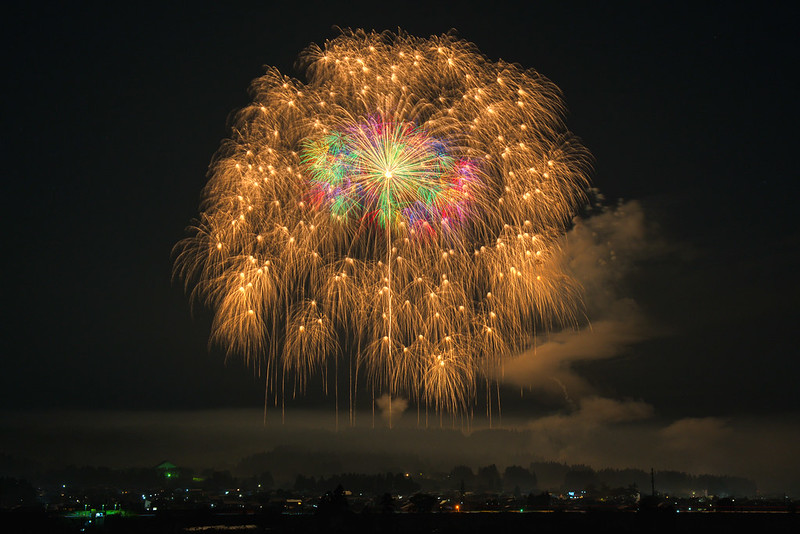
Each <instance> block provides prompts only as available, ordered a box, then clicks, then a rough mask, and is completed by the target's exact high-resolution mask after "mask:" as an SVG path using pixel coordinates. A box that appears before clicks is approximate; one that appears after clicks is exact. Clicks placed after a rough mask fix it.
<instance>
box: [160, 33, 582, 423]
mask: <svg viewBox="0 0 800 534" xmlns="http://www.w3.org/2000/svg"><path fill="white" fill-rule="evenodd" d="M298 65H299V67H300V69H301V70H302V71H303V72H304V73H305V78H306V80H307V82H306V83H303V82H301V81H299V80H297V79H294V78H290V77H288V76H285V75H283V74H281V73H280V72H278V71H277V70H276V69H269V70H268V71H267V73H266V74H265V75H264V76H262V77H260V78H258V79H256V80H254V81H253V83H252V86H251V95H252V103H251V104H250V105H249V106H248V107H246V108H244V109H242V110H241V111H239V112H238V114H237V115H236V118H235V122H234V126H233V132H232V135H231V138H230V139H228V140H226V141H224V142H223V144H222V146H221V148H220V149H219V151H218V152H217V154H216V156H215V157H214V159H213V161H212V163H211V165H210V169H209V181H208V184H207V185H206V187H205V190H204V197H203V201H202V205H201V212H200V216H199V218H198V219H197V220H196V221H195V222H194V224H193V225H192V226H191V227H190V228H189V236H188V237H187V238H186V239H184V240H182V241H181V242H180V243H178V245H177V246H176V263H175V273H176V275H177V276H178V277H180V278H181V279H183V281H184V282H185V284H186V287H187V290H190V291H191V295H192V297H193V299H197V300H198V301H199V302H201V303H203V304H204V305H206V306H208V307H209V308H210V309H211V310H212V312H213V324H212V332H211V342H212V343H216V344H218V345H220V346H221V347H223V348H224V349H225V350H226V351H227V353H228V355H229V356H231V355H238V356H241V357H243V358H244V360H245V361H246V362H247V363H248V364H251V365H252V366H253V367H254V368H255V369H256V370H257V372H258V373H259V374H261V375H262V376H264V378H265V382H266V392H265V393H266V396H267V398H268V399H272V400H274V402H275V403H276V404H277V403H279V402H280V404H281V405H283V404H284V402H285V398H286V397H287V396H295V395H297V394H302V393H303V392H304V391H305V390H306V388H307V387H308V385H309V383H310V382H309V381H310V380H313V379H314V377H315V376H316V377H319V379H320V383H321V384H322V386H321V387H324V388H325V390H326V391H328V389H329V388H333V389H334V390H335V397H336V402H337V414H338V399H339V395H340V390H344V387H346V388H347V398H348V399H349V405H350V417H351V422H352V421H353V417H354V415H353V414H354V406H355V403H356V400H357V396H358V394H359V391H364V390H366V392H367V394H368V395H369V396H371V398H372V399H373V404H374V399H375V397H376V395H383V394H388V395H390V398H391V396H398V395H399V396H403V397H405V398H408V399H410V400H411V401H413V402H415V403H416V404H417V406H418V407H419V406H423V407H425V410H426V413H427V410H433V411H435V412H438V413H439V414H441V413H443V412H444V413H450V414H453V415H458V414H461V415H467V414H470V413H472V411H473V409H474V407H475V405H476V404H477V403H478V398H479V397H480V398H483V397H482V393H480V392H485V402H486V409H487V411H488V413H489V415H490V416H491V412H492V397H493V396H494V395H493V388H494V389H495V390H496V391H497V393H498V397H499V385H498V380H499V379H500V377H501V376H502V373H503V363H504V361H507V359H508V358H513V357H514V356H515V355H516V354H518V353H519V352H520V351H522V350H523V349H525V348H527V347H529V346H530V345H531V344H532V343H533V342H534V339H535V336H536V335H539V334H540V333H542V332H546V331H548V330H549V329H551V328H554V327H557V326H560V325H563V324H569V323H574V322H575V315H576V309H577V307H578V304H579V301H580V291H579V287H578V284H577V283H576V282H575V281H574V280H573V279H571V278H570V276H569V275H568V273H567V272H566V270H565V268H564V265H563V263H564V259H563V257H562V254H561V248H560V243H561V240H562V239H563V236H564V233H565V231H566V229H567V227H568V225H569V224H570V221H571V219H572V217H573V215H574V213H575V211H576V208H577V207H578V206H579V205H581V203H582V202H583V201H584V200H585V196H584V195H585V194H584V191H585V188H586V186H587V184H588V181H587V172H588V167H589V155H588V153H587V152H586V151H585V149H584V148H583V147H582V145H581V144H580V142H579V141H577V140H576V139H575V138H574V137H573V136H572V135H571V134H570V132H569V131H568V130H567V129H566V126H565V125H564V122H563V104H562V101H561V99H560V93H559V90H558V88H557V87H556V86H555V85H553V84H552V83H551V82H550V81H548V80H547V79H545V78H543V77H542V76H540V75H539V74H537V73H536V72H535V71H533V70H528V69H524V68H522V67H520V66H519V65H515V64H509V63H505V62H503V61H498V62H493V61H491V60H489V59H487V58H486V57H485V56H483V55H482V54H481V53H480V52H479V51H478V49H477V48H476V47H475V46H474V45H473V44H471V43H469V42H466V41H463V40H460V39H458V38H457V37H455V36H454V35H452V34H445V35H441V36H433V37H430V38H417V37H413V36H410V35H407V34H405V33H399V34H393V33H388V32H384V33H374V32H371V33H367V32H364V31H362V30H358V31H349V30H348V31H344V32H342V35H340V36H338V37H336V38H335V39H333V40H331V41H328V42H326V43H325V45H324V46H323V47H319V46H316V45H311V46H310V47H309V48H307V49H306V50H305V51H304V52H303V54H302V55H301V57H300V60H299V62H298ZM340 374H341V375H342V377H341V378H340ZM343 382H346V384H344V383H343ZM313 383H316V382H313ZM363 394H364V393H362V395H363ZM389 406H391V403H389Z"/></svg>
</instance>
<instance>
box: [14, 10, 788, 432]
mask: <svg viewBox="0 0 800 534" xmlns="http://www.w3.org/2000/svg"><path fill="white" fill-rule="evenodd" d="M114 4H115V3H98V4H96V5H92V6H82V7H75V6H74V5H73V4H72V3H64V4H61V3H56V4H48V3H37V4H36V5H35V6H28V7H25V8H21V7H19V6H17V7H13V8H4V11H5V13H4V15H3V17H2V19H3V21H4V22H3V26H4V28H3V31H2V33H3V40H4V41H6V42H5V43H4V46H3V52H4V61H3V65H4V68H3V70H4V74H3V79H4V82H3V88H4V90H3V99H2V106H3V115H2V116H3V132H2V135H3V143H2V151H3V160H4V164H3V169H4V174H5V179H4V180H3V183H4V185H5V198H6V208H5V211H4V221H5V224H4V225H3V226H4V228H5V236H4V239H3V242H4V250H5V254H4V261H3V271H4V273H5V275H4V276H3V292H2V295H3V304H4V305H3V321H2V328H3V333H2V339H3V349H2V354H3V372H2V373H0V408H2V409H3V410H4V411H5V412H6V413H26V412H27V411H30V410H48V409H53V408H59V409H75V410H91V409H105V410H149V411H151V412H159V411H167V410H176V409H208V408H214V409H216V408H258V407H259V406H260V403H261V402H262V401H261V399H262V398H263V389H262V387H263V386H262V384H261V383H260V382H257V381H255V380H254V378H253V376H252V371H251V370H249V369H246V368H244V367H243V366H242V365H241V364H240V363H239V362H238V361H230V362H229V363H228V365H227V366H226V365H225V364H224V362H223V359H224V358H223V355H222V354H221V353H220V352H219V351H217V350H212V351H210V352H209V350H208V348H207V345H206V343H207V336H208V331H209V317H208V315H207V314H205V313H202V312H201V313H197V314H196V315H195V317H194V318H192V317H191V315H190V308H189V304H188V299H187V298H186V296H185V295H184V294H183V291H182V288H181V287H180V284H173V283H172V282H171V280H170V275H171V258H170V252H171V248H172V246H173V245H174V244H175V242H177V241H178V240H179V239H180V238H181V237H183V236H184V235H185V234H184V228H185V226H186V225H187V224H188V223H189V222H190V221H191V219H192V218H193V217H194V216H195V215H196V213H197V209H198V203H199V199H200V191H201V188H202V187H203V185H204V184H205V181H206V170H207V166H208V163H209V161H210V159H211V157H212V155H213V154H214V152H215V150H216V148H217V147H218V145H219V142H220V140H221V139H223V138H224V137H225V136H226V135H228V129H227V127H226V124H227V123H226V120H227V117H228V115H229V113H231V112H232V111H234V110H236V109H237V108H240V107H242V106H244V105H246V104H247V102H248V95H247V91H246V89H247V86H248V84H249V82H250V81H251V80H252V79H253V78H256V77H258V76H259V75H261V74H262V73H263V70H264V69H263V66H264V65H272V66H276V67H278V68H279V69H280V70H281V71H282V72H284V73H290V74H293V75H298V73H297V72H295V71H293V70H292V66H293V63H294V60H295V59H296V57H297V54H298V53H299V52H300V51H301V50H302V49H303V48H304V47H305V46H307V45H308V44H310V43H312V42H317V43H320V44H321V43H323V42H324V41H325V40H326V39H330V38H333V37H335V36H336V35H337V34H338V32H337V30H335V29H334V28H333V26H335V25H338V26H341V27H354V28H356V27H364V28H367V29H378V30H384V29H396V28H397V27H401V28H402V29H404V30H406V31H408V32H409V33H411V34H415V35H420V36H428V35H431V34H438V33H443V32H446V31H447V30H449V29H450V28H456V29H457V30H458V32H459V35H460V36H461V37H462V38H464V39H467V40H469V41H472V42H474V43H475V44H476V45H477V46H478V47H479V48H480V50H481V51H482V52H483V53H484V54H486V55H487V56H488V57H489V58H491V59H494V60H497V59H500V58H502V59H503V60H506V61H512V62H518V63H521V64H522V65H524V66H526V67H531V68H534V69H536V70H537V71H539V72H540V73H542V74H543V75H545V76H547V77H548V78H550V79H551V80H552V81H554V82H555V83H556V84H557V85H558V86H559V87H560V88H561V89H562V91H563V92H564V98H565V101H566V105H567V107H568V109H569V115H568V118H567V121H568V125H569V127H570V129H571V130H572V131H574V132H575V133H576V134H577V135H578V136H580V137H581V138H582V139H583V140H584V142H585V144H586V146H587V147H588V148H589V149H590V151H591V152H592V154H593V156H594V158H595V171H594V172H593V175H592V179H593V183H594V186H595V187H597V188H599V190H600V191H601V192H602V193H603V194H604V195H605V197H606V198H607V199H608V201H609V203H610V204H612V205H613V204H614V203H615V202H616V200H617V199H619V198H624V199H625V200H633V201H635V202H634V204H633V206H635V209H636V210H637V213H639V214H641V215H642V217H643V218H644V222H643V223H642V225H643V227H644V228H646V231H647V237H646V239H645V241H647V242H648V243H655V244H657V246H655V247H653V248H648V250H647V251H646V252H645V253H637V254H633V255H632V258H631V261H630V263H629V264H628V265H627V266H626V268H625V269H624V272H622V273H621V275H620V276H617V277H615V278H614V281H613V284H614V286H615V287H614V292H615V294H616V295H618V296H619V297H620V298H623V297H624V298H626V299H632V300H634V301H635V302H636V304H637V309H638V310H639V313H640V314H641V316H643V317H646V321H647V324H648V325H649V326H648V332H649V334H648V335H638V336H633V337H632V338H629V339H627V341H622V342H618V343H617V345H615V347H614V350H612V351H611V352H613V354H609V355H606V356H604V357H603V358H600V359H591V358H586V360H588V361H580V360H581V358H576V359H575V361H574V362H573V365H572V367H571V369H572V370H573V371H575V372H576V373H577V374H578V375H580V376H581V377H582V378H583V379H584V380H585V381H586V382H587V383H588V384H590V387H591V391H592V392H593V395H595V396H596V397H597V398H609V399H617V400H619V401H620V402H622V401H623V400H626V402H627V401H631V402H632V403H634V404H635V403H642V404H646V405H647V406H649V407H650V408H648V409H650V410H651V411H652V413H653V414H655V416H657V417H659V418H663V419H664V420H665V421H667V422H671V421H672V422H674V421H681V420H698V421H710V420H712V419H710V418H721V419H713V420H723V421H728V420H731V419H730V418H733V419H736V418H742V417H755V418H758V417H761V416H769V417H773V418H777V419H779V420H782V419H781V418H784V417H786V418H792V417H796V415H797V414H798V413H800V396H798V395H797V394H796V381H797V377H798V376H800V359H799V358H798V350H797V348H796V347H797V342H796V336H795V332H796V330H797V313H796V311H795V307H796V302H798V297H800V294H798V293H800V292H798V282H797V277H796V276H797V275H796V273H797V271H798V267H800V265H798V253H797V250H798V246H800V240H799V239H798V238H799V237H800V231H798V228H797V223H796V214H797V208H796V203H797V199H796V191H797V190H798V187H797V179H798V172H797V167H796V160H797V158H796V154H795V153H796V139H797V135H796V132H797V125H796V121H797V106H796V84H795V83H793V82H790V76H792V75H793V74H794V72H793V71H794V70H796V66H797V64H798V61H797V60H798V58H797V40H796V28H795V27H794V25H793V24H791V21H792V19H794V18H795V17H794V14H793V13H791V12H789V11H788V10H787V11H786V12H783V11H781V8H779V7H770V6H768V5H766V4H752V5H749V6H741V5H739V4H738V3H734V2H710V3H704V4H703V5H701V6H699V7H697V6H693V5H692V6H691V7H689V4H685V5H682V6H675V5H674V4H673V3H664V4H660V5H651V4H650V3H632V4H617V5H613V6H605V5H604V3H588V4H589V5H588V6H586V5H578V4H569V3H562V2H558V3H552V4H553V5H543V4H542V5H540V3H539V2H526V3H525V4H526V5H525V7H522V8H520V7H514V8H511V7H503V5H502V3H498V2H488V3H484V4H483V5H480V6H476V7H475V8H472V9H471V8H467V7H464V6H463V5H462V6H461V7H458V8H453V7H447V6H439V5H438V3H437V2H430V3H427V4H426V5H425V7H420V8H412V7H410V6H409V5H407V4H404V3H397V2H395V3H387V4H385V5H382V4H379V3H375V2H373V3H371V4H368V6H369V8H365V9H363V10H357V9H345V8H341V7H337V6H336V5H335V4H336V3H334V2H327V3H325V4H322V5H321V6H320V5H312V4H309V3H300V2H297V3H289V2H287V3H285V4H282V5H278V6H272V5H270V4H271V3H270V2H260V3H253V4H237V5H238V7H227V6H226V7H224V8H223V7H219V6H222V5H223V4H227V3H219V2H217V3H212V4H211V5H212V6H214V7H198V6H195V5H193V3H189V4H186V5H185V7H179V6H182V5H183V4H179V5H178V6H173V7H163V6H159V7H155V8H152V9H145V8H141V7H133V6H126V7H119V6H116V5H114ZM265 6H269V7H265ZM623 275H624V276H623ZM534 397H535V396H534ZM325 402H326V406H328V405H330V401H329V400H328V401H325ZM297 405H298V406H303V407H306V408H309V407H311V408H313V407H315V406H316V405H317V404H316V401H315V400H314V398H313V396H312V399H311V400H306V401H302V402H298V403H297ZM511 405H512V406H513V405H514V404H513V402H512V404H511ZM561 408H563V406H562V407H561ZM526 409H529V410H531V414H533V413H535V414H537V415H542V414H546V413H552V412H553V410H556V411H557V410H558V409H560V408H559V407H558V406H556V405H553V404H552V403H550V404H548V403H544V405H536V404H535V403H533V404H524V405H520V406H518V412H519V413H517V415H520V416H522V417H524V415H525V410H526ZM737 420H738V419H737ZM787 420H788V419H787ZM778 439H780V438H778Z"/></svg>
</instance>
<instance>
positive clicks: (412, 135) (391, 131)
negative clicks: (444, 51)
mask: <svg viewBox="0 0 800 534" xmlns="http://www.w3.org/2000/svg"><path fill="white" fill-rule="evenodd" d="M301 160H302V161H303V163H304V164H305V166H306V168H307V170H308V173H309V175H310V179H311V199H312V202H313V203H314V204H315V205H317V206H321V205H325V206H327V207H328V209H329V210H330V212H331V214H332V215H333V217H334V218H335V219H336V220H337V221H341V222H345V223H346V222H348V221H351V220H353V219H356V218H359V219H361V220H367V221H370V222H373V223H375V224H377V225H378V226H380V227H381V228H384V229H385V228H387V227H388V228H396V227H398V225H408V226H409V227H410V228H411V229H412V230H415V234H417V235H420V236H424V235H428V234H430V233H432V232H434V230H433V228H436V227H439V224H441V227H442V229H446V228H448V227H452V226H453V225H458V224H460V223H461V222H462V221H463V219H464V217H465V215H466V213H467V208H468V205H469V198H470V193H469V189H470V186H474V185H475V184H476V183H477V180H476V173H477V168H476V166H475V164H474V163H472V162H471V161H469V160H467V159H461V158H457V157H455V156H454V155H453V154H452V150H451V148H450V147H449V146H448V145H447V143H446V142H444V141H443V140H440V139H436V138H435V137H432V136H430V135H428V133H427V132H425V131H424V130H423V129H422V128H419V127H416V126H415V125H414V124H413V123H410V122H390V121H386V120H383V119H379V118H369V119H366V120H364V121H362V122H360V123H356V124H349V125H346V126H345V127H344V128H342V129H341V130H339V131H333V132H329V133H327V135H325V136H324V137H321V138H318V139H314V140H310V141H307V142H305V143H304V145H303V150H302V152H301Z"/></svg>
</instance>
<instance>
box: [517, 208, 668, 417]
mask: <svg viewBox="0 0 800 534" xmlns="http://www.w3.org/2000/svg"><path fill="white" fill-rule="evenodd" d="M649 234H650V232H649V231H648V227H647V224H646V221H645V216H644V211H643V209H642V206H641V205H640V204H639V203H638V202H635V201H631V202H626V203H620V204H618V205H617V206H616V207H615V208H609V209H604V210H602V211H601V212H600V213H598V214H596V215H593V216H590V217H587V218H584V219H580V220H577V221H576V224H575V226H574V227H573V228H572V229H571V230H570V232H569V233H568V235H567V237H566V244H565V247H564V254H565V257H566V258H568V266H569V269H570V271H571V272H572V274H573V276H574V277H575V279H576V280H577V281H578V282H580V284H581V286H582V287H583V309H584V311H585V314H586V317H587V320H586V322H585V324H583V325H579V326H577V327H574V328H567V329H564V330H562V331H560V332H556V333H550V334H545V335H544V336H541V337H539V338H537V339H536V341H535V343H534V346H533V347H532V348H531V349H529V350H528V351H527V352H525V353H523V354H521V355H520V356H519V357H518V358H516V359H514V360H513V361H511V362H510V363H508V364H507V365H506V368H505V373H504V380H505V382H506V383H509V384H513V385H515V386H519V387H530V388H532V389H536V390H538V391H543V392H547V393H550V394H551V395H555V396H560V397H563V400H564V402H565V403H566V404H567V405H569V406H570V407H572V408H576V407H577V406H578V404H576V403H580V402H579V401H580V399H581V398H583V397H585V396H590V395H594V394H595V392H594V390H593V388H592V387H591V386H590V385H589V383H588V382H587V381H586V380H585V379H584V378H583V377H581V376H579V375H578V374H577V373H576V372H575V371H574V369H573V368H572V364H573V363H575V362H580V361H590V360H599V359H605V358H610V357H613V356H616V355H619V354H621V353H622V352H624V351H625V350H626V349H627V348H628V347H630V346H631V345H633V344H635V343H637V342H640V341H643V340H645V339H648V338H650V337H652V336H653V335H655V334H656V333H657V329H656V328H655V327H654V326H653V325H652V324H650V322H649V321H648V320H647V317H646V316H645V314H644V313H643V312H642V311H641V309H640V308H639V306H638V305H637V303H636V302H635V301H634V300H633V299H631V298H630V297H628V296H626V295H625V291H626V289H625V281H626V277H627V276H628V275H629V274H630V273H631V272H632V271H633V270H634V269H635V265H636V262H637V261H639V260H641V259H644V258H647V257H651V256H653V255H657V254H659V253H660V247H659V245H656V244H654V242H655V241H654V240H653V238H652V235H649ZM593 402H594V401H593Z"/></svg>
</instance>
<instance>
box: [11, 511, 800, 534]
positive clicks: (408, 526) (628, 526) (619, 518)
mask: <svg viewBox="0 0 800 534" xmlns="http://www.w3.org/2000/svg"><path fill="white" fill-rule="evenodd" d="M0 517H1V518H2V522H1V523H0V530H2V531H3V532H64V533H67V532H98V533H150V532H152V533H184V532H186V533H190V532H205V533H216V532H242V533H248V534H249V533H253V534H256V533H275V534H282V533H302V532H342V533H347V532H353V533H361V532H365V533H372V532H375V533H378V532H391V533H398V534H400V533H442V534H445V533H451V532H452V533H462V532H468V533H469V532H475V533H478V532H480V533H492V534H510V533H511V532H512V531H513V532H519V533H523V532H525V533H534V532H535V533H537V534H538V533H559V534H563V533H564V532H579V531H580V532H586V533H591V534H595V533H606V532H607V533H626V532H680V533H682V534H683V533H693V532H697V533H704V534H706V533H709V532H728V531H740V532H753V533H756V532H758V533H760V532H770V533H775V532H787V533H788V532H791V533H796V532H800V514H788V513H758V512H754V513H740V512H731V513H725V512H710V513H674V512H672V513H668V512H651V513H640V512H638V513H637V512H549V513H548V512H530V513H508V512H503V513H486V512H484V513H460V514H458V513H455V514H386V515H382V514H351V513H345V514H338V515H331V516H327V517H323V516H313V515H285V514H275V515H246V516H244V515H227V516H221V515H211V514H197V513H192V514H165V515H155V516H140V517H133V518H118V517H113V518H112V517H109V518H107V519H106V521H105V523H104V524H102V525H97V524H81V522H80V521H76V520H74V519H73V520H70V519H67V518H63V517H58V516H48V515H46V514H43V513H38V512H21V511H16V512H7V513H4V514H3V515H2V516H0Z"/></svg>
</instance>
